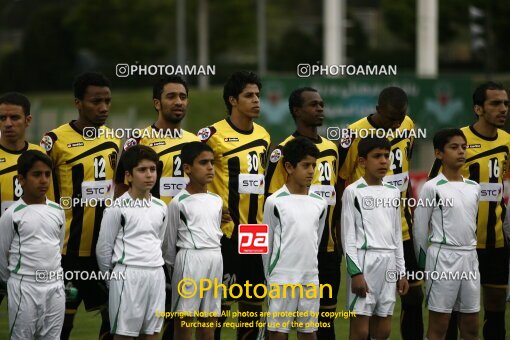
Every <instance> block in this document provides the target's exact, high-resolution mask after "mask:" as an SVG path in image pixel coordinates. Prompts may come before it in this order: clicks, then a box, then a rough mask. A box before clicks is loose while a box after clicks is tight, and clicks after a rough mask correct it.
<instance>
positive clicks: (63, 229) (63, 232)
mask: <svg viewBox="0 0 510 340" xmlns="http://www.w3.org/2000/svg"><path fill="white" fill-rule="evenodd" d="M59 236H60V250H61V251H62V250H63V249H64V239H65V236H66V213H65V211H64V210H63V209H62V225H61V226H60V235H59Z"/></svg>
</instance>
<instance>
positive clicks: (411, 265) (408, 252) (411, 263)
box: [403, 239, 423, 286]
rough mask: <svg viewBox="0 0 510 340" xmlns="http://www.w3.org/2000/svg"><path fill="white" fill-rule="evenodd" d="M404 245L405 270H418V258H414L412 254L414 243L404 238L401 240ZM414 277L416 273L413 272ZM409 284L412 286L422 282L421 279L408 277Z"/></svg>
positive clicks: (409, 271) (410, 271) (411, 271)
mask: <svg viewBox="0 0 510 340" xmlns="http://www.w3.org/2000/svg"><path fill="white" fill-rule="evenodd" d="M403 243H404V245H403V247H404V261H405V262H406V272H408V273H416V272H418V271H420V270H419V268H418V260H417V259H416V256H415V255H414V244H413V240H412V239H410V240H406V241H404V242H403ZM414 277H416V274H414ZM408 281H409V284H410V285H413V286H417V285H420V284H422V283H423V281H422V280H415V279H408Z"/></svg>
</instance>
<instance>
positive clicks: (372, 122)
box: [338, 86, 423, 340]
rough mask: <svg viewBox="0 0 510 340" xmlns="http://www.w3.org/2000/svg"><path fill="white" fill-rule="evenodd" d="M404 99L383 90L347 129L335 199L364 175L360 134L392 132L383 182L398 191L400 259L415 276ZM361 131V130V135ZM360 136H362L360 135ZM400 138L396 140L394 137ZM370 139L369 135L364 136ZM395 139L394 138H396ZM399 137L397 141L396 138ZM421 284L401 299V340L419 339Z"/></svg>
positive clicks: (410, 125)
mask: <svg viewBox="0 0 510 340" xmlns="http://www.w3.org/2000/svg"><path fill="white" fill-rule="evenodd" d="M407 108H408V99H407V94H406V93H405V91H404V90H402V89H401V88H399V87H396V86H390V87H387V88H384V89H383V90H382V91H381V92H380V94H379V98H378V101H377V106H376V113H374V114H371V115H369V116H368V117H365V118H362V119H360V120H358V121H357V122H355V123H353V124H351V125H349V127H348V129H349V131H348V132H349V133H351V132H352V133H353V134H355V133H358V135H357V136H356V135H353V136H352V138H350V136H349V135H348V136H349V137H346V138H342V140H341V141H340V144H339V147H338V149H339V153H340V162H339V164H340V165H339V170H338V176H339V179H338V180H339V183H340V184H339V193H338V194H339V195H340V196H341V195H342V188H343V187H344V186H345V184H348V183H354V182H355V181H356V180H357V179H359V178H361V177H362V176H363V174H364V170H363V168H362V167H361V166H360V164H359V162H358V158H359V157H358V151H357V146H358V143H359V141H360V140H361V138H360V137H361V136H363V137H364V136H365V135H366V133H365V135H363V134H362V133H364V132H367V131H374V129H382V130H384V131H385V132H390V131H391V132H392V133H393V136H391V135H388V140H390V143H391V152H390V163H391V164H390V166H389V169H388V173H387V175H386V177H385V178H384V182H385V183H390V184H394V185H395V186H397V187H398V189H399V190H400V194H401V198H402V199H403V204H401V206H400V210H401V221H402V240H403V243H404V258H405V262H406V266H407V267H406V270H407V271H408V272H416V271H417V270H418V264H417V263H416V257H415V254H414V246H413V241H412V239H411V232H410V230H411V228H412V223H413V217H412V211H411V207H409V206H408V204H407V203H406V202H407V198H408V197H412V189H411V181H410V175H409V170H410V161H411V157H412V150H413V145H414V135H415V134H414V133H413V131H414V129H415V125H414V122H413V121H412V119H411V118H410V117H409V115H408V114H407ZM363 130H365V131H364V132H363ZM360 132H362V133H360ZM397 132H398V134H400V136H397ZM368 135H370V132H368ZM397 137H398V138H397ZM400 137H401V138H400ZM422 283H423V282H422V281H417V280H410V282H409V286H410V288H409V293H408V294H406V295H405V296H401V297H400V298H401V302H402V309H401V315H400V333H401V335H402V338H403V339H404V340H408V339H410V340H414V339H422V338H423V315H422V314H423V311H422V302H423V291H422V287H421V286H422Z"/></svg>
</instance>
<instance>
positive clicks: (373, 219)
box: [341, 137, 409, 340]
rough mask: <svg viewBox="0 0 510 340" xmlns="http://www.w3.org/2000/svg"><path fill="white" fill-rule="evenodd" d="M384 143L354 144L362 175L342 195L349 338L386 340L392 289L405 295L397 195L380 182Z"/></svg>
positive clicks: (387, 146)
mask: <svg viewBox="0 0 510 340" xmlns="http://www.w3.org/2000/svg"><path fill="white" fill-rule="evenodd" d="M390 149H391V145H390V142H389V141H388V140H387V139H386V138H376V137H367V138H364V139H361V140H360V142H359V144H358V155H359V164H360V165H361V166H362V167H363V168H364V169H365V175H364V176H363V177H361V178H360V179H358V180H357V181H355V182H354V183H352V184H350V185H349V186H348V187H347V188H346V189H345V191H344V194H343V196H342V217H341V218H342V220H341V228H342V245H343V249H344V253H345V260H346V263H347V273H348V278H347V289H348V292H347V306H348V308H349V310H350V311H353V312H354V313H355V314H356V317H352V318H351V319H350V334H349V338H350V339H360V340H366V339H367V337H368V336H369V335H370V337H372V338H377V339H387V338H389V336H390V332H391V316H392V315H393V308H394V306H395V300H396V290H397V289H398V292H399V294H400V295H405V294H406V293H407V291H408V289H409V284H408V282H407V279H406V278H405V277H404V276H405V262H404V255H403V246H402V224H401V217H400V216H401V214H400V207H399V204H398V202H399V201H400V192H399V190H398V189H397V188H396V187H394V186H392V185H390V184H386V183H383V182H382V179H383V178H384V176H385V175H386V172H387V171H388V167H389V165H390V162H389V156H390Z"/></svg>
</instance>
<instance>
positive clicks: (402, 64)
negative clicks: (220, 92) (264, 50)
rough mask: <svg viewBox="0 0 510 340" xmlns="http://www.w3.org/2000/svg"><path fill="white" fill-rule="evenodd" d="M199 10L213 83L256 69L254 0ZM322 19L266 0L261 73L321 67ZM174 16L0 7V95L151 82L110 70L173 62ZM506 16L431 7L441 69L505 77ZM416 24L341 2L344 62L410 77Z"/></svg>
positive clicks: (166, 0)
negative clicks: (100, 81) (84, 81)
mask: <svg viewBox="0 0 510 340" xmlns="http://www.w3.org/2000/svg"><path fill="white" fill-rule="evenodd" d="M470 6H476V7H477V8H478V9H479V10H480V11H482V12H483V15H484V18H483V22H482V24H481V25H482V26H483V28H484V30H485V32H484V37H485V39H486V45H485V46H484V50H483V51H476V50H473V48H472V46H471V44H472V40H473V37H472V34H471V33H470V15H469V9H470ZM208 7H209V8H208V9H209V10H208V13H209V24H208V27H209V32H208V35H209V40H208V41H209V56H210V64H214V65H216V72H217V73H216V76H215V77H212V79H211V81H212V83H213V84H214V83H216V84H220V83H223V81H224V80H225V78H226V77H227V76H228V74H230V73H231V72H232V71H234V70H238V69H256V68H257V38H258V37H257V17H256V13H257V3H256V1H255V0H253V1H238V0H208ZM197 11H198V1H197V0H187V1H186V47H187V58H186V63H187V64H196V63H197V44H198V40H197ZM322 12H323V8H322V1H308V0H279V1H267V11H266V14H267V16H266V22H267V46H268V68H269V71H270V73H273V74H285V73H289V72H292V74H294V72H295V67H296V65H297V64H299V63H320V62H321V60H322V53H323V48H322V42H323V37H322V32H323V24H322V14H323V13H322ZM176 15H177V14H176V0H130V1H126V0H45V1H40V0H18V1H12V0H0V80H1V81H0V90H9V89H13V88H15V89H18V90H20V91H27V90H58V89H68V88H69V84H70V83H71V82H72V78H73V76H74V75H76V73H78V72H82V71H85V70H90V69H98V70H101V71H103V72H104V73H105V74H107V75H108V76H110V77H112V79H113V81H114V82H117V81H118V82H119V84H118V85H119V86H123V87H129V86H145V85H147V84H150V83H151V82H152V79H151V78H150V77H133V78H122V79H121V80H119V79H116V77H114V75H115V64H117V63H130V64H133V63H136V62H138V63H141V64H175V63H176V62H177V51H176ZM509 16H510V5H509V3H508V0H468V1H466V0H448V1H446V0H440V1H439V41H440V48H439V63H440V71H441V72H442V73H444V72H445V71H446V72H449V71H454V72H480V71H481V70H484V69H485V70H486V73H487V74H491V73H495V72H500V71H508V70H510V59H508V58H507V56H508V54H509V53H510V43H508V37H507V35H508V32H510V20H508V17H509ZM415 22H416V0H347V58H348V59H347V62H348V63H351V64H367V63H371V64H397V65H398V66H399V72H400V70H403V71H404V72H405V71H408V72H409V73H412V72H414V64H415V51H414V49H415V45H416V42H415V41H416V29H415ZM190 80H191V82H192V83H194V81H195V80H194V79H193V78H192V79H190ZM116 85H117V84H116Z"/></svg>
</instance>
